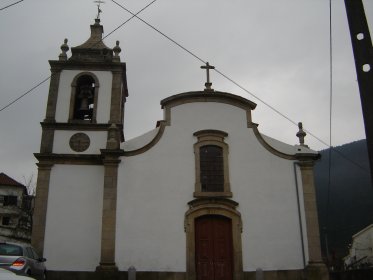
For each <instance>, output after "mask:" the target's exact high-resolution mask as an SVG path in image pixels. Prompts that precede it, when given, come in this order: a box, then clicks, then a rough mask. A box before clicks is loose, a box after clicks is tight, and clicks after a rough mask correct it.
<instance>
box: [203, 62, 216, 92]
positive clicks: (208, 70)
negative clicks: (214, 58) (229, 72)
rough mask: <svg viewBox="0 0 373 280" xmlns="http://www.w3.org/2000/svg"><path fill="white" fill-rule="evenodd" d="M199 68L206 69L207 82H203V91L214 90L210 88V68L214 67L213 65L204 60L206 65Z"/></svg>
mask: <svg viewBox="0 0 373 280" xmlns="http://www.w3.org/2000/svg"><path fill="white" fill-rule="evenodd" d="M201 69H206V76H207V82H206V83H205V87H206V88H205V91H209V92H212V91H214V89H212V88H211V85H212V83H211V82H210V69H215V66H211V65H210V64H209V63H208V62H206V66H201Z"/></svg>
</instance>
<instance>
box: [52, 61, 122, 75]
mask: <svg viewBox="0 0 373 280" xmlns="http://www.w3.org/2000/svg"><path fill="white" fill-rule="evenodd" d="M49 64H50V66H51V71H58V70H89V71H95V70H96V71H102V70H106V71H119V72H125V71H126V63H125V62H107V61H106V62H105V61H103V62H97V61H73V60H68V61H59V60H49Z"/></svg>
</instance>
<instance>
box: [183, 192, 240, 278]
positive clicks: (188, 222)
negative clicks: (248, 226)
mask: <svg viewBox="0 0 373 280" xmlns="http://www.w3.org/2000/svg"><path fill="white" fill-rule="evenodd" d="M188 204H189V207H190V209H189V210H188V211H187V212H186V214H185V232H186V237H187V246H186V250H187V275H188V276H187V279H188V280H223V279H224V280H242V279H243V278H242V276H243V271H242V245H241V232H242V221H241V215H240V213H239V212H238V211H237V210H236V209H235V208H236V207H237V206H238V203H236V202H235V201H233V200H230V199H226V198H198V199H195V200H193V201H191V202H189V203H188Z"/></svg>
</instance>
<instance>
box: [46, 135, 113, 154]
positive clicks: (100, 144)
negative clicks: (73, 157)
mask: <svg viewBox="0 0 373 280" xmlns="http://www.w3.org/2000/svg"><path fill="white" fill-rule="evenodd" d="M79 132H82V133H85V134H87V135H88V137H89V139H90V145H89V147H88V149H87V150H85V151H84V152H75V151H73V150H72V149H71V148H70V144H69V143H70V137H71V136H72V135H74V134H75V133H79ZM106 140H107V132H106V131H75V130H73V131H71V130H69V131H64V130H56V131H55V132H54V142H53V153H58V154H100V149H105V147H106Z"/></svg>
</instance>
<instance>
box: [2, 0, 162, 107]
mask: <svg viewBox="0 0 373 280" xmlns="http://www.w3.org/2000/svg"><path fill="white" fill-rule="evenodd" d="M22 1H23V0H22ZM156 1H157V0H153V1H152V2H150V3H149V4H148V5H146V6H145V7H144V8H142V9H141V10H139V11H138V12H137V13H136V14H134V15H133V16H132V17H130V18H129V19H127V20H126V21H125V22H123V23H121V24H120V25H119V26H118V27H116V28H115V29H113V30H112V31H110V32H109V33H108V34H107V35H106V36H104V37H103V38H102V39H101V40H99V41H97V43H96V44H98V43H99V42H101V41H102V40H104V39H105V38H107V37H108V36H110V35H111V34H113V33H114V32H115V31H117V30H118V29H119V28H121V27H122V26H123V25H125V24H126V23H127V22H129V21H130V20H131V19H133V18H134V17H135V16H137V15H138V14H140V13H141V12H142V11H144V10H145V9H146V8H148V7H149V6H150V5H152V4H153V3H154V2H156ZM19 2H21V1H19ZM17 3H18V2H17ZM17 3H13V4H12V5H15V4H17ZM50 78H51V76H49V77H48V78H45V79H44V80H43V81H41V82H40V83H38V84H37V85H36V86H34V87H32V88H31V89H29V90H28V91H26V92H25V93H24V94H22V95H21V96H19V97H17V98H16V99H14V100H13V101H11V102H10V103H9V104H7V105H5V106H4V107H2V108H1V109H0V112H1V111H3V110H5V109H6V108H8V107H10V106H11V105H13V104H14V103H16V102H17V101H18V100H20V99H21V98H22V97H24V96H26V95H27V94H29V93H30V92H32V91H33V90H34V89H36V88H38V87H39V86H41V85H42V84H43V83H45V82H46V81H47V80H49V79H50Z"/></svg>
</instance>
